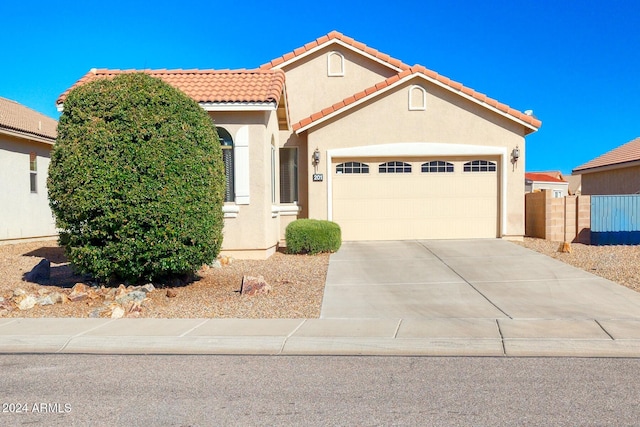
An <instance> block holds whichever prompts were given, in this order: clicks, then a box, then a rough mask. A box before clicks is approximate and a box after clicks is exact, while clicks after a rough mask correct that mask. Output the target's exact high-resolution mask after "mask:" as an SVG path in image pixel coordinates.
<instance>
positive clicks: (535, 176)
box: [524, 172, 567, 183]
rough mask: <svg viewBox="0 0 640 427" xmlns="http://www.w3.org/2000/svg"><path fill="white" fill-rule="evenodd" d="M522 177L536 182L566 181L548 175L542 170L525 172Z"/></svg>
mask: <svg viewBox="0 0 640 427" xmlns="http://www.w3.org/2000/svg"><path fill="white" fill-rule="evenodd" d="M524 179H527V180H529V181H536V182H564V183H566V182H567V181H565V180H562V179H560V178H555V177H553V176H549V175H547V174H546V173H543V172H527V173H525V174H524Z"/></svg>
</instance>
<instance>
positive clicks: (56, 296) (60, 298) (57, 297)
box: [48, 292, 69, 304]
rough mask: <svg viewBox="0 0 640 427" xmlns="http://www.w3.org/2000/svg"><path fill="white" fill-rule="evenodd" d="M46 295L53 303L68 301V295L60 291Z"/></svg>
mask: <svg viewBox="0 0 640 427" xmlns="http://www.w3.org/2000/svg"><path fill="white" fill-rule="evenodd" d="M48 296H49V298H51V301H53V303H54V304H66V303H68V302H69V297H68V296H67V295H66V294H63V293H62V292H53V293H51V294H49V295H48Z"/></svg>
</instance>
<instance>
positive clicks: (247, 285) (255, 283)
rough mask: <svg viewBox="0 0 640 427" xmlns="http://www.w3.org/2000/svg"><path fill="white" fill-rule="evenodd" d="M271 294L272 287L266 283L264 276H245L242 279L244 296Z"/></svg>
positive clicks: (241, 288) (241, 292)
mask: <svg viewBox="0 0 640 427" xmlns="http://www.w3.org/2000/svg"><path fill="white" fill-rule="evenodd" d="M269 292H271V285H269V284H268V283H267V282H265V280H264V277H262V276H257V277H254V276H244V277H242V286H241V287H240V294H242V295H256V294H268V293H269Z"/></svg>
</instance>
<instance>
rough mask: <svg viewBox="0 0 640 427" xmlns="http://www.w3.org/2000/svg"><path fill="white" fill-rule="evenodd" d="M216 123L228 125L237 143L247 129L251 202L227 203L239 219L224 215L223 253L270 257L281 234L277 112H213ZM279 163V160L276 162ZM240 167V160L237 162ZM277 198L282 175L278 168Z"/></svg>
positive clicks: (238, 255) (223, 125) (226, 126)
mask: <svg viewBox="0 0 640 427" xmlns="http://www.w3.org/2000/svg"><path fill="white" fill-rule="evenodd" d="M210 115H211V116H212V117H213V119H214V122H215V123H216V126H220V127H223V128H225V129H226V130H227V131H229V133H230V134H231V137H232V138H233V140H234V144H235V142H236V136H237V135H238V132H239V131H240V130H241V129H243V128H248V139H249V164H250V168H249V197H250V199H249V204H236V203H226V205H230V206H234V207H237V208H238V209H239V211H238V213H237V217H236V218H225V220H224V229H223V242H222V252H223V253H226V254H231V255H233V256H236V257H238V258H267V257H268V256H270V255H271V254H273V253H274V252H275V250H276V247H277V244H278V239H279V236H280V223H279V216H278V215H277V213H275V212H274V209H273V206H274V204H273V203H272V200H271V145H272V140H273V141H274V142H275V148H276V162H277V155H278V150H277V148H278V142H277V141H278V123H277V117H276V113H275V111H267V112H263V111H256V112H211V113H210ZM276 165H277V163H276ZM235 167H236V169H238V167H239V165H238V162H236V164H235ZM275 173H276V188H275V191H276V200H278V199H279V186H278V185H277V183H278V182H279V174H278V170H277V168H276V171H275Z"/></svg>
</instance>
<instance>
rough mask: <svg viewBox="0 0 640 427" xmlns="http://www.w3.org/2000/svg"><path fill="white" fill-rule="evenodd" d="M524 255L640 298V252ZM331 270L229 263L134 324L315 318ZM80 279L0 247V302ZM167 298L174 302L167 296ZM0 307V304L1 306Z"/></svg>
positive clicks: (158, 296) (151, 300)
mask: <svg viewBox="0 0 640 427" xmlns="http://www.w3.org/2000/svg"><path fill="white" fill-rule="evenodd" d="M516 243H517V244H519V245H522V246H524V247H526V248H529V249H532V250H534V251H536V252H539V253H542V254H544V255H547V256H550V257H553V258H556V259H558V260H560V261H562V262H565V263H567V264H570V265H573V266H574V267H577V268H581V269H583V270H586V271H588V272H590V273H593V274H596V275H598V276H601V277H604V278H606V279H609V280H611V281H614V282H616V283H619V284H621V285H624V286H626V287H628V288H630V289H633V290H635V291H640V268H639V267H640V246H589V245H582V244H578V243H573V244H571V249H572V251H571V253H562V252H559V250H558V249H559V246H560V243H558V242H550V241H546V240H541V239H533V238H525V239H524V241H523V242H516ZM43 258H47V259H48V260H50V261H51V266H52V268H51V280H50V283H49V284H48V285H38V284H35V283H28V282H25V281H23V280H22V276H23V275H24V274H25V273H27V272H28V271H30V270H31V269H32V268H33V267H34V266H35V265H36V264H37V263H38V262H40V260H42V259H43ZM328 265H329V255H328V254H320V255H315V256H307V255H286V254H283V253H276V254H275V255H273V256H272V257H271V258H269V259H267V260H233V262H232V263H231V264H230V265H224V266H222V268H208V267H204V268H203V269H201V270H200V271H199V272H198V279H197V280H196V281H194V282H192V283H190V284H188V285H185V286H177V287H159V286H158V287H157V289H156V290H154V291H152V292H150V293H149V294H148V295H147V296H148V298H147V299H146V300H145V301H144V302H143V303H142V310H140V311H139V312H137V313H136V316H137V317H156V318H222V317H232V318H318V317H319V316H320V307H321V304H322V296H323V292H324V283H325V278H326V274H327V267H328ZM244 275H250V276H264V278H265V280H266V281H267V282H268V283H269V284H270V285H271V287H272V291H271V292H270V293H269V294H264V295H255V296H246V295H240V285H241V283H242V277H243V276H244ZM84 280H85V278H84V277H82V276H78V275H74V274H73V271H72V270H71V268H70V267H69V265H68V263H67V260H66V258H65V257H64V254H63V251H62V249H61V248H59V247H58V246H57V245H56V243H55V242H53V241H47V242H31V243H20V244H12V245H0V301H1V300H2V299H4V303H5V304H4V306H5V307H7V306H10V305H11V304H8V301H9V300H10V299H11V298H12V296H13V295H14V292H15V291H16V289H22V290H24V291H25V292H27V293H29V294H34V295H43V294H47V293H51V292H67V293H69V292H70V290H71V287H73V286H74V285H75V284H76V283H81V282H83V281H84ZM168 291H171V292H170V293H172V294H174V295H175V296H174V297H169V296H168ZM103 304H104V301H101V300H99V299H97V300H94V299H89V300H85V301H77V302H68V303H64V304H54V305H46V306H39V305H36V306H34V307H33V308H31V309H29V310H19V309H17V308H15V307H14V308H13V309H11V310H6V309H5V310H2V309H0V317H88V316H89V315H90V314H91V313H92V312H94V311H95V309H96V308H97V307H100V306H101V305H103ZM0 306H2V303H1V302H0Z"/></svg>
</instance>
